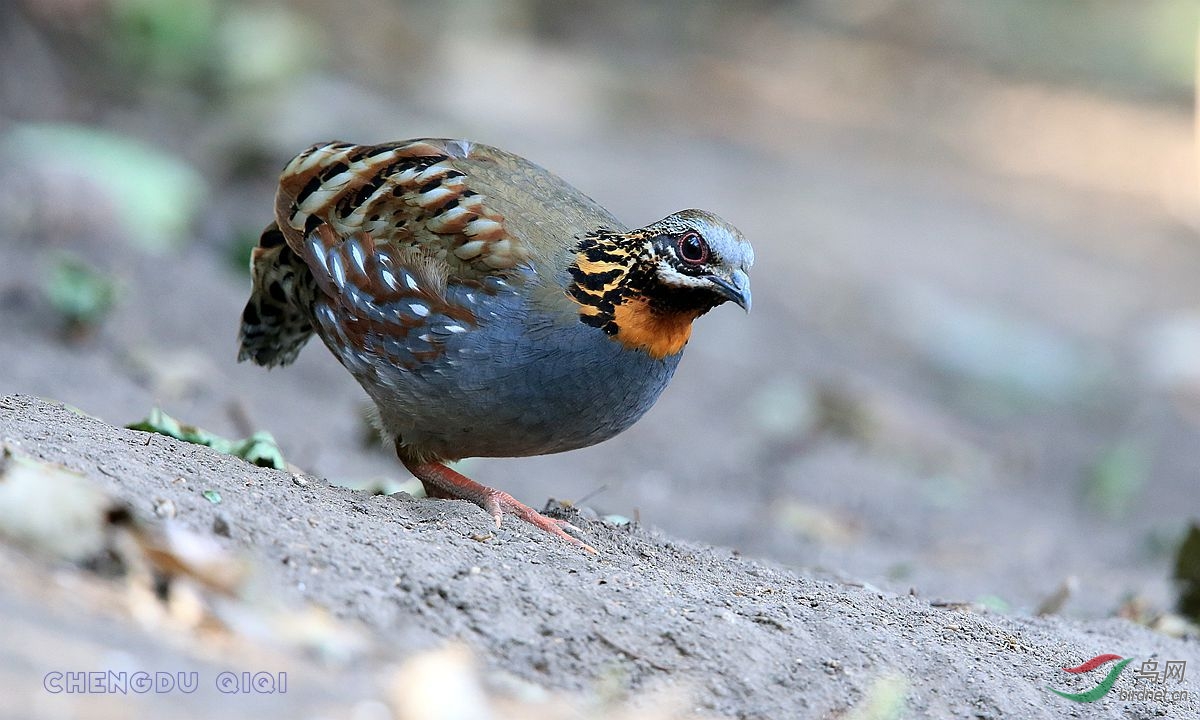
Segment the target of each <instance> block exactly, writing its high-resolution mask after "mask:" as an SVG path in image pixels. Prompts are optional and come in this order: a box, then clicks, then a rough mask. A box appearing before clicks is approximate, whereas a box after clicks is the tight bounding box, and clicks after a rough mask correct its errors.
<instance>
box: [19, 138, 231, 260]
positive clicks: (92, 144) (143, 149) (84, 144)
mask: <svg viewBox="0 0 1200 720" xmlns="http://www.w3.org/2000/svg"><path fill="white" fill-rule="evenodd" d="M0 155H3V156H6V157H9V158H11V159H12V162H13V163H17V164H21V163H31V162H32V161H33V159H36V166H33V168H32V169H33V170H35V171H39V172H43V173H46V174H47V176H51V177H56V178H58V179H59V180H60V181H68V182H72V183H74V184H76V186H77V193H76V194H78V195H81V196H83V198H82V199H86V198H89V197H91V196H96V197H98V198H100V199H101V200H100V201H101V202H107V203H108V204H110V205H111V206H112V208H113V210H114V211H115V212H116V214H117V220H118V222H119V223H120V225H121V227H120V230H122V231H124V232H125V233H127V236H128V238H129V239H130V240H131V241H132V242H133V243H134V244H135V245H136V246H138V247H140V248H141V249H143V250H148V251H154V252H161V251H166V250H173V249H178V248H180V247H182V246H183V245H185V244H187V242H188V240H189V238H190V236H191V230H190V226H191V223H192V220H193V218H194V217H195V216H196V215H197V213H198V212H199V211H200V208H201V207H203V204H204V201H205V198H206V197H207V192H208V191H207V185H206V183H205V181H204V178H203V177H201V176H200V174H199V173H197V172H196V171H195V170H193V169H192V168H191V166H189V165H188V164H187V163H185V162H184V161H182V160H181V159H179V158H178V157H176V156H174V155H171V154H168V153H165V152H162V151H160V150H156V149H154V148H151V147H150V146H148V145H145V144H143V143H142V142H140V141H137V140H134V139H132V138H130V137H126V136H123V135H119V134H116V133H112V132H108V131H105V130H100V129H97V128H93V127H85V126H81V125H58V124H21V125H17V126H15V127H13V128H12V129H11V130H10V131H9V132H8V133H7V134H5V135H4V136H3V137H2V138H0ZM82 199H80V202H82Z"/></svg>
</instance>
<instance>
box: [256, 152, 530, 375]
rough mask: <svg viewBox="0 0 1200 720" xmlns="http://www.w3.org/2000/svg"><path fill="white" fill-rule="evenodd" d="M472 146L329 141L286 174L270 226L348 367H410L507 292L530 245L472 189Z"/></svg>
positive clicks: (442, 348)
mask: <svg viewBox="0 0 1200 720" xmlns="http://www.w3.org/2000/svg"><path fill="white" fill-rule="evenodd" d="M471 152H472V148H471V147H470V146H469V145H467V144H465V143H463V144H458V143H454V142H447V141H411V142H407V143H396V144H386V145H371V146H364V145H351V144H347V143H337V142H335V143H327V144H321V145H316V146H313V147H311V148H309V149H308V150H306V151H304V152H303V153H301V154H300V155H297V156H296V157H295V158H294V159H293V160H292V161H291V162H290V163H289V164H288V165H287V167H286V168H285V169H284V171H283V174H282V176H281V179H280V183H279V191H278V193H277V196H276V208H275V215H276V222H277V224H278V226H279V228H280V230H281V231H282V233H283V235H284V238H285V239H286V241H287V244H288V246H289V247H291V248H292V250H293V251H294V252H295V253H296V254H297V255H299V256H300V258H302V259H303V260H304V262H305V263H306V264H307V265H308V267H309V269H310V270H311V272H312V274H313V277H314V279H315V281H316V285H317V287H318V288H319V289H320V291H321V297H319V298H318V299H317V301H316V302H315V303H314V305H313V308H314V315H315V319H316V321H317V324H318V327H319V328H320V329H321V330H322V336H323V337H325V338H326V341H327V342H328V343H329V344H330V345H331V348H333V349H334V351H335V353H337V354H338V355H339V358H340V359H341V360H342V362H343V364H345V365H346V366H347V367H348V368H350V369H351V370H352V371H354V372H356V373H368V374H371V373H373V372H375V371H374V370H373V368H375V367H376V366H378V364H379V363H377V362H374V360H376V359H380V360H384V361H386V363H388V364H391V365H396V366H400V367H402V368H405V369H416V368H418V367H420V366H422V365H424V364H426V363H429V362H430V361H432V360H434V359H436V358H438V357H440V356H441V355H443V354H444V353H445V352H446V347H447V344H448V343H450V342H451V340H452V338H453V337H454V336H455V335H458V334H461V333H465V332H467V331H468V330H469V329H470V328H471V327H472V326H474V325H477V324H478V322H479V319H478V318H477V316H476V303H478V302H479V301H480V300H481V299H482V298H483V297H484V296H486V295H495V294H497V293H500V292H504V291H510V292H511V289H512V287H513V285H514V284H515V283H518V282H520V281H521V279H522V277H523V276H524V274H525V273H524V269H523V267H524V266H526V265H527V263H528V261H529V257H530V255H529V252H528V248H527V247H526V246H525V245H524V244H523V243H522V242H520V241H519V240H518V239H517V238H515V237H514V236H513V235H512V234H510V232H509V230H508V228H507V226H506V222H505V218H504V216H503V215H501V214H500V213H499V212H497V211H495V210H494V209H493V208H491V207H489V205H488V202H487V198H486V196H484V195H483V194H481V193H479V192H476V191H475V190H473V189H472V187H471V169H472V166H473V164H476V163H481V162H483V163H486V162H487V159H486V156H480V157H473V158H469V157H468V156H469V155H470V154H471Z"/></svg>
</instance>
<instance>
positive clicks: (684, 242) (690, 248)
mask: <svg viewBox="0 0 1200 720" xmlns="http://www.w3.org/2000/svg"><path fill="white" fill-rule="evenodd" d="M676 247H677V248H678V249H679V259H681V260H683V261H684V262H685V263H687V264H689V265H703V264H704V262H705V261H706V260H708V243H706V242H704V238H702V237H700V233H695V232H689V233H684V234H683V235H680V236H679V242H678V243H677V244H676Z"/></svg>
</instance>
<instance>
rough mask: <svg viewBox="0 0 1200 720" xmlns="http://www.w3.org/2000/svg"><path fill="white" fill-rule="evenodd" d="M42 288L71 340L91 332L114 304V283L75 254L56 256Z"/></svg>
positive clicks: (115, 289)
mask: <svg viewBox="0 0 1200 720" xmlns="http://www.w3.org/2000/svg"><path fill="white" fill-rule="evenodd" d="M42 288H43V291H44V292H45V295H46V299H47V300H48V301H49V302H50V305H51V307H53V308H54V310H55V311H56V312H57V313H58V314H59V316H60V317H61V318H62V320H63V328H64V331H65V332H66V334H67V336H68V337H72V338H78V337H81V336H84V335H87V334H89V333H91V332H92V331H93V330H94V329H95V328H96V326H98V325H99V324H100V323H102V322H103V321H104V319H105V318H106V317H108V315H109V313H111V312H112V309H113V307H114V306H115V305H116V301H117V283H116V281H115V280H113V279H112V278H111V277H109V276H107V275H105V274H104V273H102V272H100V271H98V270H96V269H95V268H94V267H92V266H91V265H90V264H89V263H87V262H85V261H84V260H82V259H80V258H78V257H76V256H74V255H67V254H63V255H60V256H59V257H58V259H57V260H56V261H55V262H54V265H53V266H52V267H51V269H50V273H49V276H48V277H47V278H46V280H45V282H44V283H43V286H42Z"/></svg>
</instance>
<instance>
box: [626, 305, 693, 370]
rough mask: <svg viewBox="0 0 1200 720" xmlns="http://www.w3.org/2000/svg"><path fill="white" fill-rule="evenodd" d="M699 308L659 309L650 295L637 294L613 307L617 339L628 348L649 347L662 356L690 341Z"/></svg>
mask: <svg viewBox="0 0 1200 720" xmlns="http://www.w3.org/2000/svg"><path fill="white" fill-rule="evenodd" d="M699 315H700V313H698V312H690V311H684V312H670V313H663V312H655V311H654V310H652V309H651V308H650V303H649V301H648V300H646V298H644V297H640V296H633V297H629V298H627V299H625V301H624V302H622V303H620V304H618V305H616V306H614V307H613V321H614V322H615V323H616V326H617V332H616V334H615V335H614V336H613V339H614V340H616V341H617V342H619V343H621V344H622V345H624V346H625V347H627V348H632V349H638V350H645V351H646V352H647V353H649V354H650V356H651V357H653V358H655V359H657V360H661V359H663V358H665V357H667V356H669V355H674V354H676V353H678V352H680V351H681V350H683V347H684V346H685V345H687V341H688V338H690V337H691V336H692V321H693V320H695V319H696V318H697V317H699Z"/></svg>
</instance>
